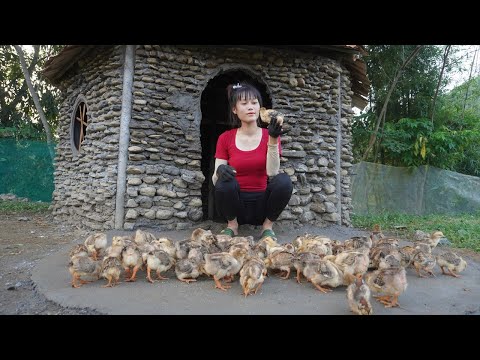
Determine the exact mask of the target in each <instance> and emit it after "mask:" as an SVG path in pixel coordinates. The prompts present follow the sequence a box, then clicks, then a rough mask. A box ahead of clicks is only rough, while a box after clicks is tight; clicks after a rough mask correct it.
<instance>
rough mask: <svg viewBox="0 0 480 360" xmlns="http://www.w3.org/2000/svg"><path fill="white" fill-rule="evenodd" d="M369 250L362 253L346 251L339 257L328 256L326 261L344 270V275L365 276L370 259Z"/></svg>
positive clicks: (338, 255) (366, 249)
mask: <svg viewBox="0 0 480 360" xmlns="http://www.w3.org/2000/svg"><path fill="white" fill-rule="evenodd" d="M367 254H368V248H365V251H364V252H361V251H344V252H341V253H340V254H337V255H327V256H325V257H324V259H325V260H330V261H332V262H334V263H335V264H337V265H338V266H339V267H340V269H342V271H343V273H344V274H351V275H357V274H364V273H366V272H367V270H368V265H369V262H370V259H369V257H368V255H367Z"/></svg>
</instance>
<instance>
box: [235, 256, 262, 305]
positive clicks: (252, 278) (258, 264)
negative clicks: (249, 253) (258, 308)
mask: <svg viewBox="0 0 480 360" xmlns="http://www.w3.org/2000/svg"><path fill="white" fill-rule="evenodd" d="M266 274H267V268H266V267H265V264H264V262H263V260H262V259H260V258H259V257H257V256H253V257H251V258H249V259H248V260H247V261H246V262H245V263H244V264H243V267H242V269H241V270H240V284H241V285H242V289H243V294H244V295H245V297H247V296H248V295H250V294H251V293H252V292H253V293H254V294H255V295H256V294H257V291H258V290H260V288H261V287H262V284H263V282H264V281H265V275H266Z"/></svg>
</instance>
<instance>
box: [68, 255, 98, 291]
mask: <svg viewBox="0 0 480 360" xmlns="http://www.w3.org/2000/svg"><path fill="white" fill-rule="evenodd" d="M68 265H69V267H68V270H69V271H70V274H71V275H72V287H74V288H79V287H80V286H81V285H78V284H77V281H79V282H80V284H82V285H83V284H87V283H89V282H92V281H95V280H98V278H99V276H100V271H101V270H102V265H101V262H100V261H96V260H94V259H92V258H91V257H89V256H78V255H75V256H73V257H72V258H71V259H70V263H69V264H68ZM85 278H87V279H89V280H85Z"/></svg>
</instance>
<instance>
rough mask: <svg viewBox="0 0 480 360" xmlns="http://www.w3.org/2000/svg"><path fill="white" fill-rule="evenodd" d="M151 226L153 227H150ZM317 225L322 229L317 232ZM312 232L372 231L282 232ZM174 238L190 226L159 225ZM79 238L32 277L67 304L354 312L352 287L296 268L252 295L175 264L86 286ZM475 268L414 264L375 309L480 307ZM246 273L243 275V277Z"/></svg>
mask: <svg viewBox="0 0 480 360" xmlns="http://www.w3.org/2000/svg"><path fill="white" fill-rule="evenodd" d="M146 230H147V231H152V230H148V229H146ZM312 230H314V231H312ZM305 231H308V232H310V233H315V234H324V235H326V236H330V237H331V238H332V239H339V240H344V239H347V238H349V237H350V236H354V235H361V234H365V233H364V232H362V231H359V230H355V229H350V228H345V227H337V226H335V227H330V228H316V229H312V228H309V229H295V230H293V229H292V230H289V229H283V230H280V231H277V235H278V236H279V240H280V242H286V241H291V240H293V239H294V238H295V236H296V235H297V234H303V232H305ZM152 232H153V233H155V234H156V235H157V236H159V235H160V234H161V235H162V236H166V237H169V238H171V239H172V240H177V241H178V240H182V239H184V238H185V237H188V236H189V234H190V233H191V230H190V231H173V232H156V231H152ZM127 233H128V232H115V231H110V232H108V234H107V235H108V240H109V243H111V238H112V236H113V235H114V234H127ZM258 233H259V230H246V231H242V233H241V235H254V236H258ZM71 247H72V245H69V246H67V247H65V248H64V249H62V250H61V251H59V252H57V253H55V254H52V255H50V256H48V257H46V258H44V259H42V260H41V261H39V263H38V264H37V266H36V268H35V269H34V271H33V274H32V279H33V281H34V282H35V283H36V285H37V289H38V290H39V291H40V292H41V293H43V294H44V295H45V296H46V297H47V298H48V299H49V300H52V301H54V302H56V303H59V304H60V305H62V306H65V307H80V308H92V309H95V310H98V311H100V312H102V313H105V314H118V315H119V314H129V315H130V314H138V315H140V314H159V315H167V314H169V315H170V314H175V315H191V314H215V315H222V314H241V315H243V314H245V315H247V314H248V315H257V314H280V315H293V314H302V315H303V314H305V315H306V314H309V315H310V314H311V315H349V314H351V313H350V311H349V308H348V305H347V300H346V292H345V287H341V288H337V289H335V290H334V291H333V292H331V293H328V294H323V293H321V292H319V291H318V290H316V289H314V288H313V286H312V285H311V284H310V283H307V282H306V281H305V280H304V282H303V283H302V284H297V283H296V282H295V280H294V276H295V271H293V272H292V275H291V277H290V279H289V280H282V279H280V278H278V277H277V276H276V275H271V276H270V277H268V278H267V279H266V280H265V282H264V284H263V286H262V288H261V290H260V291H259V292H258V293H257V295H254V296H249V297H247V298H245V297H244V296H242V295H241V286H240V284H239V282H238V280H237V281H235V282H234V283H233V284H232V288H231V289H230V290H229V291H228V292H223V291H220V290H218V289H214V282H213V280H211V279H209V278H207V277H204V276H202V277H200V278H199V279H198V281H197V282H196V283H191V284H186V283H182V282H180V281H178V280H177V279H176V277H175V273H174V272H173V271H169V272H168V273H167V274H166V276H168V277H169V278H170V279H169V280H165V281H162V282H155V283H154V284H150V283H148V282H147V281H146V279H145V275H146V274H145V272H139V273H138V280H137V281H136V282H135V283H125V282H122V283H120V284H119V285H118V286H116V287H114V288H102V287H101V286H102V285H104V284H105V283H106V281H105V280H104V279H101V280H100V281H97V282H94V283H90V284H86V285H83V286H82V287H81V288H79V289H74V288H72V287H71V286H70V274H69V272H68V252H69V250H70V249H71ZM466 260H467V262H468V266H467V269H466V270H465V271H464V272H463V273H461V275H462V277H461V278H458V279H456V278H453V277H450V276H444V275H441V274H440V270H439V268H438V267H437V268H435V270H434V272H435V274H436V275H437V277H435V278H427V279H423V278H418V277H417V276H416V274H415V272H414V271H412V270H410V269H409V270H408V271H407V277H408V288H407V290H406V292H405V293H404V294H402V295H401V296H400V297H399V302H400V305H401V307H400V308H394V309H386V308H384V307H383V305H381V304H380V303H378V302H376V301H375V300H373V299H372V305H373V308H374V314H375V315H420V314H428V315H448V314H460V315H463V314H468V315H470V314H477V315H478V314H480V264H479V263H477V262H474V261H473V260H472V259H469V258H466ZM237 279H238V277H237Z"/></svg>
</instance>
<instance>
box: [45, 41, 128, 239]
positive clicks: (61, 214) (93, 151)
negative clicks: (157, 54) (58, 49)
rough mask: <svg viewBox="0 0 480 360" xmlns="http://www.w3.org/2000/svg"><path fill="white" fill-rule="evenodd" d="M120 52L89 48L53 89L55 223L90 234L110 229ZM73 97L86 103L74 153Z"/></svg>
mask: <svg viewBox="0 0 480 360" xmlns="http://www.w3.org/2000/svg"><path fill="white" fill-rule="evenodd" d="M123 51H124V47H123V46H115V47H98V48H96V49H94V50H93V52H92V53H89V54H88V55H87V56H86V57H84V58H82V59H81V60H80V61H79V62H78V63H76V64H75V65H74V66H72V68H70V69H69V71H68V72H67V73H66V74H65V76H64V78H63V79H65V80H64V81H63V82H62V83H61V85H60V86H59V87H60V89H61V90H62V101H61V107H60V112H59V119H60V121H59V128H58V134H59V136H60V140H59V143H58V146H57V151H56V153H57V155H56V158H55V173H54V175H55V191H54V192H53V204H52V208H53V215H54V216H55V218H56V219H57V220H59V221H67V222H69V223H74V224H78V225H79V226H81V227H87V228H91V229H96V230H102V229H111V228H113V226H114V210H115V193H116V185H117V183H116V182H117V162H118V139H119V129H120V112H121V101H122V82H123V56H124V54H123ZM79 95H83V96H84V97H85V100H86V103H87V107H88V110H87V115H88V125H87V133H86V136H85V139H84V141H83V143H82V146H81V151H80V153H77V152H76V151H74V150H73V148H72V144H71V133H70V127H71V122H72V113H73V111H75V109H74V105H75V102H76V100H77V98H78V97H79Z"/></svg>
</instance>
